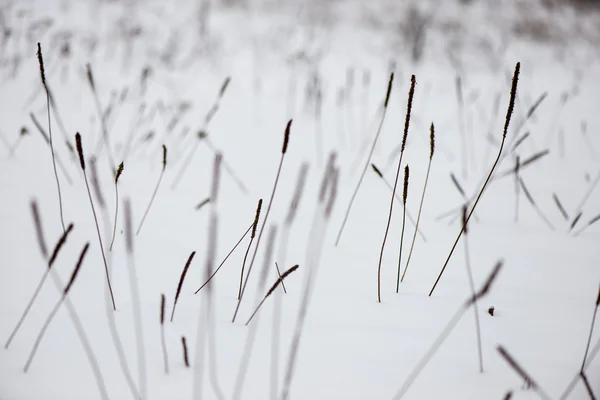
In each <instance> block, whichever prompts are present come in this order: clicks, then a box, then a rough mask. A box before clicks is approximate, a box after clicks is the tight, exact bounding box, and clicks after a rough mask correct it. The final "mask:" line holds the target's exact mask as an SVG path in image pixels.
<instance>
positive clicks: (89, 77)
mask: <svg viewBox="0 0 600 400" xmlns="http://www.w3.org/2000/svg"><path fill="white" fill-rule="evenodd" d="M85 68H86V70H87V80H88V83H89V84H90V87H91V88H92V90H93V91H96V85H95V84H94V75H92V66H91V65H90V64H89V63H88V64H86V65H85Z"/></svg>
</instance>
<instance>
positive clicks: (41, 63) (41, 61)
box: [37, 42, 66, 233]
mask: <svg viewBox="0 0 600 400" xmlns="http://www.w3.org/2000/svg"><path fill="white" fill-rule="evenodd" d="M37 58H38V63H39V66H40V77H41V79H42V85H43V86H44V90H45V91H46V108H47V113H48V136H49V143H50V152H51V153H52V166H53V168H54V177H55V178H56V188H57V189H58V207H59V211H60V224H61V226H62V229H63V233H64V232H65V230H66V229H65V221H64V216H63V204H62V194H61V192H60V181H59V179H58V172H57V171H56V157H55V155H54V145H53V143H52V124H51V123H50V93H49V91H48V86H47V84H46V72H45V70H44V58H43V56H42V46H41V45H40V43H39V42H38V44H37Z"/></svg>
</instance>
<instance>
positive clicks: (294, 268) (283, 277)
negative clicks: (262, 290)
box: [265, 264, 298, 299]
mask: <svg viewBox="0 0 600 400" xmlns="http://www.w3.org/2000/svg"><path fill="white" fill-rule="evenodd" d="M297 269H298V264H296V265H294V266H293V267H291V268H290V269H288V270H287V271H285V272H284V273H283V274H281V277H279V278H278V279H277V280H276V281H275V283H274V284H273V286H271V288H270V289H269V291H268V292H267V294H266V295H265V299H266V298H267V297H269V296H270V295H271V294H273V292H274V291H275V289H277V286H279V284H280V283H281V282H282V281H283V280H284V279H285V278H286V277H287V276H288V275H289V274H291V273H292V272H294V271H295V270H297Z"/></svg>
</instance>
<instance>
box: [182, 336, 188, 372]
mask: <svg viewBox="0 0 600 400" xmlns="http://www.w3.org/2000/svg"><path fill="white" fill-rule="evenodd" d="M181 347H182V350H183V363H184V364H185V366H186V367H187V368H189V367H190V360H189V358H188V349H187V343H186V340H185V336H182V337H181Z"/></svg>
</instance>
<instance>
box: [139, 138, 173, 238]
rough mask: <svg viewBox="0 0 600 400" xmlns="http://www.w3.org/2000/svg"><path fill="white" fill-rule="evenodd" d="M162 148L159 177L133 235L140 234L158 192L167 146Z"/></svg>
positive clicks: (165, 160)
mask: <svg viewBox="0 0 600 400" xmlns="http://www.w3.org/2000/svg"><path fill="white" fill-rule="evenodd" d="M162 148H163V158H162V170H161V171H160V176H159V178H158V182H156V187H155V188H154V192H153V193H152V197H151V198H150V202H149V203H148V207H146V211H145V212H144V216H143V217H142V220H141V221H140V226H138V228H137V231H136V233H135V235H136V236H137V235H139V234H140V230H141V229H142V225H144V221H145V220H146V217H147V216H148V212H149V211H150V207H152V203H153V202H154V198H155V197H156V192H158V187H159V186H160V182H161V181H162V178H163V175H164V174H165V169H166V168H167V146H165V145H164V144H163V145H162Z"/></svg>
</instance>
